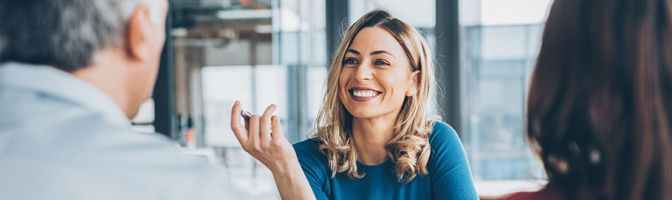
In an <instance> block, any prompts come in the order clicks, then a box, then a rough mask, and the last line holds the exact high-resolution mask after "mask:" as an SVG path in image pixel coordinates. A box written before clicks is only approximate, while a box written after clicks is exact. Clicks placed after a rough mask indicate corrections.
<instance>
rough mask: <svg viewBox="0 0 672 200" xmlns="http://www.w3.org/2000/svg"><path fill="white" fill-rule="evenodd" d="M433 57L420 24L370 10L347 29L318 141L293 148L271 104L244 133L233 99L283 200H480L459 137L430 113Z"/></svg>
mask: <svg viewBox="0 0 672 200" xmlns="http://www.w3.org/2000/svg"><path fill="white" fill-rule="evenodd" d="M431 60H432V59H431V56H430V54H429V50H428V46H427V43H426V42H425V41H424V39H423V37H422V35H421V34H420V33H419V32H418V31H417V30H415V28H413V27H412V26H410V25H408V24H407V23H405V22H402V21H400V20H399V19H396V18H393V17H391V16H390V14H389V13H387V12H385V11H382V10H374V11H371V12H369V13H367V14H366V15H364V16H363V17H361V18H360V19H359V20H357V22H355V24H354V25H352V26H351V27H350V28H349V29H348V31H347V32H346V33H345V38H344V40H343V43H341V45H340V48H339V50H338V52H337V55H336V57H335V58H334V60H333V61H332V65H331V67H330V70H329V74H328V78H327V91H326V94H325V99H324V102H323V105H322V110H321V111H320V113H319V115H318V118H317V120H316V123H315V135H314V136H313V137H312V138H309V139H307V140H305V141H302V142H299V143H297V144H294V148H291V146H290V145H289V143H288V142H287V139H285V138H284V133H283V131H282V128H281V125H280V121H279V120H278V118H277V117H274V116H272V113H273V112H274V110H275V108H276V107H275V106H274V105H271V106H269V107H268V109H267V110H266V111H265V112H264V114H263V115H261V116H257V115H252V116H251V117H250V119H249V120H246V121H245V127H243V126H242V125H241V123H240V122H239V120H240V119H239V118H240V117H239V116H240V113H241V110H240V104H239V103H236V104H235V105H234V107H233V109H232V111H231V119H232V121H231V127H232V129H233V131H234V133H235V134H236V137H237V138H238V140H239V142H240V143H241V145H242V146H243V149H245V151H247V152H249V153H250V154H252V156H254V157H255V158H257V159H258V160H260V161H261V162H262V163H264V165H266V166H267V167H268V168H269V169H270V170H271V172H272V173H273V176H274V178H275V181H276V185H277V186H278V189H279V190H280V194H281V195H282V197H283V199H312V198H313V195H312V194H314V197H316V198H317V199H477V196H476V192H475V189H474V185H473V181H472V179H471V172H470V171H469V164H468V162H467V157H466V155H465V153H464V150H463V148H462V144H461V143H460V139H459V138H458V137H457V133H455V130H453V128H451V127H450V126H449V125H447V124H445V123H443V122H439V121H430V120H429V117H428V116H427V111H426V109H427V104H428V99H429V93H430V91H431V88H432V83H433V81H434V75H433V65H432V62H431ZM310 189H312V194H311V193H310ZM353 191H357V192H353Z"/></svg>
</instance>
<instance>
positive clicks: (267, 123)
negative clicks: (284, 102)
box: [259, 104, 277, 146]
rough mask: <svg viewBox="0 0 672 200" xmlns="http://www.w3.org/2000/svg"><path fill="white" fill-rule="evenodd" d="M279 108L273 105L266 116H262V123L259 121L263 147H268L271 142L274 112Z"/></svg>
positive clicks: (267, 110)
mask: <svg viewBox="0 0 672 200" xmlns="http://www.w3.org/2000/svg"><path fill="white" fill-rule="evenodd" d="M276 108H277V106H275V105H273V104H271V105H270V106H268V107H267V108H266V111H264V114H263V115H261V118H260V121H259V131H260V132H261V133H260V136H261V137H260V138H261V142H262V144H263V145H265V146H268V144H270V142H271V127H272V126H271V117H272V116H273V112H275V109H276Z"/></svg>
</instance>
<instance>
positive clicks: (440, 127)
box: [429, 121, 460, 146]
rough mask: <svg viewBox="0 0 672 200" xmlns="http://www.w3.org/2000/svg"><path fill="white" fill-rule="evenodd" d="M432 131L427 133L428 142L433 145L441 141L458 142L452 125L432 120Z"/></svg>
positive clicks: (439, 143)
mask: <svg viewBox="0 0 672 200" xmlns="http://www.w3.org/2000/svg"><path fill="white" fill-rule="evenodd" d="M432 123H433V125H432V133H431V134H430V135H429V143H430V145H432V146H434V145H435V143H436V145H441V144H443V143H455V142H457V143H460V138H459V137H458V135H457V132H456V131H455V129H453V127H452V126H450V125H448V124H446V123H445V122H442V121H434V122H432Z"/></svg>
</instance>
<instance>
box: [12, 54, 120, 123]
mask: <svg viewBox="0 0 672 200" xmlns="http://www.w3.org/2000/svg"><path fill="white" fill-rule="evenodd" d="M0 86H9V87H14V88H21V89H28V90H34V91H36V92H40V93H44V94H47V95H52V96H57V97H60V98H62V99H65V100H68V101H71V102H74V103H76V104H79V105H81V106H82V107H83V108H86V109H89V110H92V111H95V112H100V113H102V114H103V115H104V116H105V118H107V119H108V120H110V121H111V122H113V123H115V124H119V125H124V126H129V127H130V122H129V120H128V118H126V115H125V114H124V113H123V112H122V111H121V109H120V108H119V106H117V104H115V103H114V101H113V100H112V99H111V98H110V97H109V96H108V95H107V94H105V93H103V92H102V91H101V90H100V89H98V88H96V87H95V86H94V85H92V84H90V83H88V82H86V81H84V80H82V79H79V78H77V77H75V76H72V75H71V74H69V73H67V72H64V71H61V70H58V69H56V68H54V67H51V66H45V65H30V64H22V63H11V62H10V63H1V64H0Z"/></svg>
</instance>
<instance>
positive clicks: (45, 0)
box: [0, 0, 161, 72]
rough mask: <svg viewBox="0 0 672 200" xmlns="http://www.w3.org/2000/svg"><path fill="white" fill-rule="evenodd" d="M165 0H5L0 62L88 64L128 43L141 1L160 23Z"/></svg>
mask: <svg viewBox="0 0 672 200" xmlns="http://www.w3.org/2000/svg"><path fill="white" fill-rule="evenodd" d="M159 1H161V0H2V1H0V8H4V9H3V10H0V11H1V12H0V19H3V22H2V23H3V25H2V26H0V62H8V61H13V62H23V63H30V64H40V65H50V66H53V67H56V68H58V69H61V70H63V71H68V72H71V71H74V70H77V69H80V68H83V67H85V66H88V65H89V64H91V62H92V59H93V55H94V54H95V52H96V51H98V50H100V49H103V48H106V47H108V46H111V45H113V46H119V47H122V46H123V38H124V33H125V31H126V25H127V22H128V19H129V17H130V16H131V15H132V13H133V11H134V10H135V8H136V7H137V6H138V4H139V3H146V4H149V6H150V12H151V13H150V17H151V20H152V21H153V22H154V23H159V22H160V21H161V18H160V17H161V16H160V13H159V12H157V7H158V6H157V2H159ZM3 41H4V42H3ZM3 46H4V47H3Z"/></svg>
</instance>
